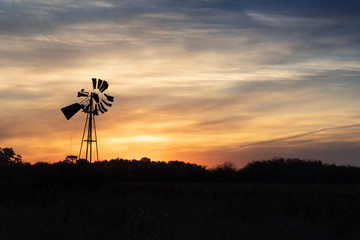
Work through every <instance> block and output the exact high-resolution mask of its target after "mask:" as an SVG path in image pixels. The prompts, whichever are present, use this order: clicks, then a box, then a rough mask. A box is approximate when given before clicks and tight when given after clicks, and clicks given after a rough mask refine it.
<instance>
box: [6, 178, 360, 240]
mask: <svg viewBox="0 0 360 240" xmlns="http://www.w3.org/2000/svg"><path fill="white" fill-rule="evenodd" d="M359 187H360V186H359V185H315V184H304V185H296V184H249V183H247V184H245V183H242V184H241V183H136V182H132V183H131V182H129V183H121V184H113V185H110V184H108V185H106V186H96V187H91V186H85V187H84V186H82V187H80V186H73V187H66V188H65V187H52V186H49V185H47V186H45V185H44V186H36V187H35V186H22V187H20V186H18V187H16V188H14V187H9V186H2V187H1V189H0V231H1V232H0V239H184V240H185V239H317V240H320V239H360V228H359V226H360V207H359V206H360V188H359Z"/></svg>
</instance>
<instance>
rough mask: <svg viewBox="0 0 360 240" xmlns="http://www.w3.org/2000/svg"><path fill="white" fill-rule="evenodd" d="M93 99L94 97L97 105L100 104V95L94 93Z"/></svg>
mask: <svg viewBox="0 0 360 240" xmlns="http://www.w3.org/2000/svg"><path fill="white" fill-rule="evenodd" d="M92 97H93V99H94V100H95V102H97V103H99V102H100V99H99V95H98V94H96V93H93V94H92Z"/></svg>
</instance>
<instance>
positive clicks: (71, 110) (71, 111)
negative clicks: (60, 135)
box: [61, 103, 82, 120]
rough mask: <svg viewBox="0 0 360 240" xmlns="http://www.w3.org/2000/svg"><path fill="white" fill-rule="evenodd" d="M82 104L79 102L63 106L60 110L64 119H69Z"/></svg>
mask: <svg viewBox="0 0 360 240" xmlns="http://www.w3.org/2000/svg"><path fill="white" fill-rule="evenodd" d="M81 108H82V106H81V105H80V104H79V103H74V104H71V105H69V106H67V107H63V108H62V109H61V111H62V112H63V114H64V115H65V117H66V119H67V120H69V119H70V118H71V117H72V116H74V115H75V114H76V113H77V112H78V111H79V110H80V109H81Z"/></svg>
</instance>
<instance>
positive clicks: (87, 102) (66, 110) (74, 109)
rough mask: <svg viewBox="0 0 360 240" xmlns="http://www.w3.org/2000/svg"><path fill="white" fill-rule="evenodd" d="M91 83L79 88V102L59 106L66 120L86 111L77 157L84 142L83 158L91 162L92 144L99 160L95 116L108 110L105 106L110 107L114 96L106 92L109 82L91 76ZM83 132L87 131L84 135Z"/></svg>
mask: <svg viewBox="0 0 360 240" xmlns="http://www.w3.org/2000/svg"><path fill="white" fill-rule="evenodd" d="M91 81H92V84H91V86H90V87H87V88H83V89H81V90H80V91H79V92H78V94H77V97H78V98H79V99H80V101H79V102H77V103H73V104H71V105H69V106H66V107H63V108H61V111H62V112H63V114H64V116H65V117H66V119H67V120H70V119H71V118H72V117H73V116H74V115H75V114H76V113H78V112H79V111H80V110H82V111H83V112H84V113H86V114H87V115H86V121H85V127H84V132H83V137H82V140H81V147H80V152H79V159H81V154H82V147H83V143H84V142H86V155H85V156H86V157H85V160H86V161H89V162H90V163H91V162H92V152H93V149H92V145H93V143H95V144H96V145H95V146H96V154H97V160H99V152H98V145H97V136H96V127H95V116H97V115H99V112H100V113H101V114H104V113H105V112H107V111H108V109H107V108H106V107H111V106H112V102H114V97H113V96H111V95H109V94H107V89H108V88H109V83H108V82H107V81H105V80H101V79H96V78H92V79H91ZM85 133H87V134H86V135H85Z"/></svg>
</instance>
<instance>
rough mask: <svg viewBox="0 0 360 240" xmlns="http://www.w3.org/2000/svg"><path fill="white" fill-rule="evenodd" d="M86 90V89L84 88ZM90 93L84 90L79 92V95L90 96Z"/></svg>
mask: <svg viewBox="0 0 360 240" xmlns="http://www.w3.org/2000/svg"><path fill="white" fill-rule="evenodd" d="M83 90H84V89H83ZM88 96H89V93H88V92H84V91H80V92H78V95H77V97H88Z"/></svg>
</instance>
